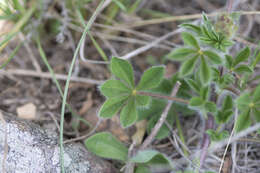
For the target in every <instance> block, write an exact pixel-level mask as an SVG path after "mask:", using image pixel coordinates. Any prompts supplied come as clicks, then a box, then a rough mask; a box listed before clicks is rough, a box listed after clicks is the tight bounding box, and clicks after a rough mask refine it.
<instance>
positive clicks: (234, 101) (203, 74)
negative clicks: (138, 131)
mask: <svg viewBox="0 0 260 173" xmlns="http://www.w3.org/2000/svg"><path fill="white" fill-rule="evenodd" d="M92 1H93V0H76V1H71V0H68V1H66V6H67V8H68V9H69V10H71V11H76V14H77V15H76V16H71V18H72V19H73V23H74V24H79V23H80V25H83V26H84V27H86V28H87V29H86V32H85V31H84V33H85V34H87V32H88V30H89V28H88V27H89V26H86V24H85V23H84V17H85V16H86V14H85V11H84V9H82V8H81V7H82V6H83V4H85V3H89V2H92ZM28 2H29V1H28V0H25V1H19V0H10V1H8V0H5V4H2V3H0V10H1V11H2V14H1V16H0V20H9V21H12V22H14V24H15V25H14V27H13V28H12V29H11V30H10V32H8V33H4V35H3V39H2V40H1V42H0V51H1V50H2V49H3V48H4V47H5V46H6V45H7V44H8V43H9V41H10V40H11V39H12V38H14V37H15V36H16V35H17V34H18V33H19V32H20V31H23V32H24V33H29V32H31V31H28V30H29V29H33V28H31V27H25V26H33V21H35V20H38V21H41V20H42V19H43V16H44V11H43V8H44V3H45V1H43V0H33V1H32V3H28ZM101 2H103V1H101ZM139 3H141V0H137V1H136V2H135V3H131V1H130V0H125V1H123V0H112V5H111V6H109V7H108V9H107V11H106V13H107V14H106V15H107V16H108V19H110V20H111V19H113V18H114V17H115V16H116V14H117V13H118V11H119V10H122V11H124V12H126V13H133V12H134V11H135V9H136V7H137V6H138V4H139ZM45 5H46V4H45ZM31 18H34V19H35V20H30V19H31ZM238 18H239V14H238V13H232V14H227V13H222V14H220V15H219V16H218V18H217V20H216V21H210V20H209V18H208V17H207V16H206V15H205V14H203V15H202V22H201V23H200V24H197V25H194V24H190V23H184V24H181V25H180V27H182V29H183V30H184V31H183V32H182V33H181V38H182V40H183V43H184V44H183V46H182V47H179V48H176V49H174V50H172V51H171V52H170V53H168V54H167V55H166V56H165V57H166V58H167V60H169V61H174V62H177V63H179V64H180V69H179V71H178V73H176V74H174V75H173V76H172V77H171V78H169V79H166V78H164V73H165V68H164V66H154V67H151V68H149V69H147V70H146V71H145V72H144V73H143V75H142V76H141V79H140V80H139V81H136V80H135V77H134V70H133V67H132V65H131V64H130V63H129V62H128V61H127V60H123V59H120V58H116V57H113V58H112V59H111V61H110V70H111V74H112V77H111V79H109V80H107V81H106V82H105V83H103V84H102V85H101V86H100V91H101V93H102V95H104V96H105V97H106V101H105V102H104V104H103V105H102V107H101V108H100V111H99V116H100V117H102V118H111V117H113V116H115V115H116V114H117V113H119V114H120V123H121V125H122V127H124V128H127V127H130V126H132V125H134V124H135V123H136V122H137V121H140V120H143V119H145V120H147V121H148V125H147V127H146V130H147V132H148V134H149V133H150V132H151V130H152V129H153V128H154V126H155V124H156V123H157V122H158V121H159V119H160V116H161V114H162V112H163V111H164V109H165V107H166V105H167V103H168V100H165V99H162V98H167V97H156V96H169V95H170V93H171V91H172V89H173V87H174V86H175V84H176V82H177V81H180V82H181V83H182V84H181V87H180V89H179V91H178V93H177V95H176V97H178V98H181V99H185V100H186V101H187V102H188V104H184V103H180V102H178V101H174V102H173V103H172V105H171V108H170V111H169V112H168V115H167V118H166V121H167V122H168V123H169V124H170V125H172V124H173V123H174V121H175V120H176V117H177V113H181V114H182V115H184V116H187V115H193V114H195V113H196V112H197V113H198V114H201V115H202V117H203V118H205V119H207V118H208V116H209V115H213V116H214V118H215V121H216V124H217V125H218V128H217V129H216V130H215V129H209V130H207V134H209V136H210V137H211V140H212V141H220V140H223V139H225V138H227V137H228V136H229V132H228V131H226V130H220V129H221V128H219V127H223V126H224V125H225V124H226V123H228V122H230V120H232V116H233V117H234V114H235V113H236V112H238V116H237V119H235V122H234V127H235V130H236V132H240V131H242V130H244V129H246V128H248V127H249V126H250V125H251V124H253V123H255V122H260V85H259V84H258V85H257V86H254V88H251V82H253V81H254V80H257V79H258V78H259V77H254V75H253V74H254V70H255V67H256V65H257V64H258V63H259V62H260V53H258V54H254V55H252V53H251V49H250V48H249V47H245V48H244V49H242V50H241V51H239V52H237V53H236V55H235V56H232V55H231V54H230V52H229V50H230V47H231V46H232V45H233V44H235V42H234V41H233V40H232V39H233V36H234V35H235V32H236V30H237V28H238ZM46 20H47V21H44V22H39V23H40V25H39V26H37V29H38V30H37V31H38V33H37V34H38V35H37V38H38V39H37V40H36V42H37V46H38V48H39V52H40V54H41V56H42V58H43V61H44V63H45V64H46V66H47V67H48V70H49V71H50V72H51V74H52V75H53V79H54V80H55V83H56V85H57V87H58V89H59V92H60V93H61V96H62V97H63V98H64V96H65V99H64V100H65V101H64V105H65V104H66V95H67V93H66V92H64V95H63V92H62V90H61V87H60V85H59V83H58V81H57V80H56V78H55V75H54V72H53V71H52V69H51V67H50V65H49V64H48V61H47V58H46V57H45V54H44V52H43V50H42V48H41V44H40V40H39V37H38V36H39V35H41V34H42V32H46V31H44V29H45V28H46V26H50V28H49V29H50V34H54V35H57V34H58V33H61V32H62V31H61V28H62V25H64V24H63V23H62V22H61V21H60V20H59V19H58V18H55V17H53V18H48V19H46ZM74 20H75V21H74ZM78 20H79V21H80V22H78ZM106 23H107V24H109V23H110V21H109V20H107V21H106ZM88 34H89V36H90V38H91V40H92V42H93V43H94V44H95V47H96V48H97V50H98V51H99V53H100V55H101V56H102V57H103V59H104V60H107V57H106V55H105V53H104V51H102V49H101V48H100V46H99V45H98V43H97V42H96V41H95V39H94V37H92V36H91V34H90V33H88ZM21 45H22V42H21V43H20V44H19V45H18V46H17V47H16V48H15V49H14V51H13V52H12V54H11V56H10V57H9V58H8V60H7V61H6V62H5V63H4V64H2V65H1V66H0V69H2V68H4V67H5V66H6V65H7V64H8V63H9V62H10V61H11V59H12V58H13V57H14V55H15V54H16V53H17V51H18V50H19V48H20V47H21ZM76 56H77V53H75V57H76ZM74 59H75V58H74ZM70 75H71V74H70ZM68 81H69V80H68ZM232 89H233V90H232ZM234 90H235V92H234ZM66 106H68V108H69V109H70V107H69V105H68V104H66ZM64 109H65V106H64ZM64 109H63V110H64ZM61 124H62V121H61ZM176 126H178V125H177V120H176ZM177 128H178V127H177ZM62 130H63V129H62V128H61V134H62V132H63V131H62ZM178 131H181V129H178ZM169 134H170V129H169V128H168V127H167V126H166V125H165V124H163V125H162V127H161V128H160V130H159V132H158V133H157V134H156V139H164V138H166V137H167V136H168V135H169ZM61 136H62V135H61ZM183 142H185V141H183ZM60 143H61V145H62V140H61V141H60ZM213 144H214V143H213ZM85 145H86V147H87V148H88V150H90V151H91V152H93V153H95V154H96V155H98V156H100V157H104V158H108V159H115V160H119V161H121V162H123V163H125V164H126V163H129V162H131V163H134V164H136V165H137V166H136V169H135V173H149V172H150V169H153V168H154V167H156V166H161V167H164V168H166V169H169V170H175V168H174V167H173V165H172V161H171V160H170V159H169V158H168V157H167V156H165V155H164V154H162V153H160V152H158V151H156V150H150V149H145V150H138V151H137V153H136V155H134V156H129V155H128V152H129V149H128V148H127V147H126V146H125V145H124V144H122V143H121V142H120V141H119V140H117V139H116V138H115V137H114V136H113V135H112V134H110V133H106V132H101V133H97V134H95V135H93V136H91V137H89V138H88V139H87V140H86V141H85ZM176 171H177V170H176ZM186 172H187V173H188V172H194V171H188V170H187V171H186Z"/></svg>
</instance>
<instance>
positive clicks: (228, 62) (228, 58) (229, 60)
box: [225, 55, 233, 69]
mask: <svg viewBox="0 0 260 173" xmlns="http://www.w3.org/2000/svg"><path fill="white" fill-rule="evenodd" d="M225 60H226V61H225V62H226V67H227V68H228V69H231V67H232V64H233V58H232V57H231V56H230V55H225Z"/></svg>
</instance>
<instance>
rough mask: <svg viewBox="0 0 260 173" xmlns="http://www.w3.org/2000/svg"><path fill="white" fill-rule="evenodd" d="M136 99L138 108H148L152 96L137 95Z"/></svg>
mask: <svg viewBox="0 0 260 173" xmlns="http://www.w3.org/2000/svg"><path fill="white" fill-rule="evenodd" d="M135 99H136V105H137V106H148V105H149V103H150V101H151V97H150V96H142V95H136V97H135Z"/></svg>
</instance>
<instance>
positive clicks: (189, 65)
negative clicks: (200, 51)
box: [180, 56, 198, 76]
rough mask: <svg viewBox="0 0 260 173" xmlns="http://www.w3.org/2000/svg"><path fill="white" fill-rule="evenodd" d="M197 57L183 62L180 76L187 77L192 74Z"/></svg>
mask: <svg viewBox="0 0 260 173" xmlns="http://www.w3.org/2000/svg"><path fill="white" fill-rule="evenodd" d="M197 57H198V56H195V57H193V58H191V59H189V60H187V61H185V62H184V63H183V64H182V65H181V68H180V75H181V76H186V75H189V74H191V73H192V72H193V70H194V67H195V65H196V60H197Z"/></svg>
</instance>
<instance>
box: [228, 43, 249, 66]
mask: <svg viewBox="0 0 260 173" xmlns="http://www.w3.org/2000/svg"><path fill="white" fill-rule="evenodd" d="M249 55H250V49H249V48H248V47H246V48H244V49H243V50H241V51H240V52H239V53H238V55H237V56H236V58H235V59H234V61H233V64H232V66H233V67H235V66H236V65H237V64H239V63H241V62H243V61H246V60H247V59H248V58H249Z"/></svg>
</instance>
